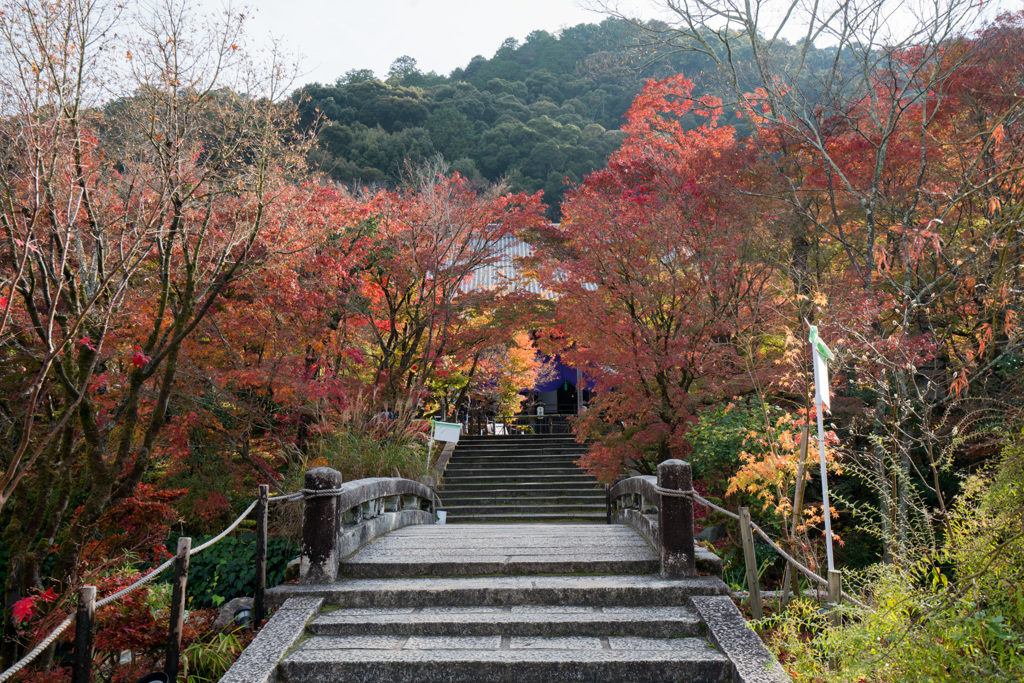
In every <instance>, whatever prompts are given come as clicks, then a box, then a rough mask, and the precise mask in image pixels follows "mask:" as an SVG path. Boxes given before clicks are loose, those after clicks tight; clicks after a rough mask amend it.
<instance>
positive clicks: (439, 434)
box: [427, 420, 462, 464]
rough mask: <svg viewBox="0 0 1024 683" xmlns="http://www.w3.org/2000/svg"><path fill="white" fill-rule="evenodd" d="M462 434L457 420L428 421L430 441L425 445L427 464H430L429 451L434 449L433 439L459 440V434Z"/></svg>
mask: <svg viewBox="0 0 1024 683" xmlns="http://www.w3.org/2000/svg"><path fill="white" fill-rule="evenodd" d="M460 434H462V424H461V423H459V422H438V421H437V420H431V421H430V443H429V444H428V445H427V464H430V452H431V451H432V450H434V441H435V440H437V441H449V442H451V443H458V442H459V435H460Z"/></svg>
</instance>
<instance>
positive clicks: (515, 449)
mask: <svg viewBox="0 0 1024 683" xmlns="http://www.w3.org/2000/svg"><path fill="white" fill-rule="evenodd" d="M588 450H589V447H588V446H581V445H579V444H568V443H567V444H562V445H556V444H547V445H543V444H536V445H535V444H521V445H505V446H478V445H476V444H471V445H468V446H467V445H463V444H459V445H458V446H456V447H455V451H454V453H456V454H460V453H461V454H471V455H496V454H500V453H538V454H542V455H558V454H561V453H586V452H587V451H588Z"/></svg>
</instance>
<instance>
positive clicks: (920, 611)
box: [762, 435, 1024, 683]
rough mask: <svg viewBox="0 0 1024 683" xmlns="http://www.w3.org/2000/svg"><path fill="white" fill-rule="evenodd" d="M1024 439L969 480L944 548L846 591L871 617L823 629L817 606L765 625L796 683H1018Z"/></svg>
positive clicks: (1023, 610)
mask: <svg viewBox="0 0 1024 683" xmlns="http://www.w3.org/2000/svg"><path fill="white" fill-rule="evenodd" d="M1022 480H1024V435H1021V436H1018V437H1017V439H1016V440H1015V441H1014V442H1011V443H1010V444H1009V445H1008V446H1007V447H1006V448H1005V450H1004V453H1003V456H1002V458H1001V459H1000V461H999V462H998V463H997V464H996V465H995V466H994V467H992V468H991V469H990V470H989V471H988V472H985V473H982V474H979V475H975V476H973V477H971V478H969V479H968V480H967V481H966V483H965V486H964V493H963V494H962V495H961V497H960V498H959V499H958V500H957V502H956V505H955V506H954V508H953V511H952V514H951V516H950V520H949V524H948V526H947V536H946V539H945V543H944V545H943V546H941V547H939V548H937V549H935V550H929V549H927V548H925V549H921V550H918V551H917V553H916V556H914V557H911V558H910V559H909V560H908V561H905V562H904V563H903V564H902V565H900V564H890V565H887V564H877V565H875V566H873V567H871V568H869V569H868V570H867V571H865V572H863V573H862V574H861V576H860V577H859V578H858V577H850V578H853V579H854V581H853V583H860V584H862V586H861V587H862V593H864V594H868V595H871V596H872V602H873V604H872V606H871V609H870V610H853V609H849V608H848V609H847V613H848V615H849V618H848V619H847V620H846V621H845V623H844V624H843V625H841V626H838V627H829V626H828V624H827V621H826V619H825V617H824V615H823V614H821V613H820V612H819V611H818V609H817V606H816V605H813V604H809V603H795V604H794V605H792V606H791V607H790V608H789V609H788V610H787V611H786V612H785V613H784V614H783V615H781V616H779V617H777V618H774V619H769V620H766V621H765V622H764V623H763V624H762V626H764V627H767V629H768V631H769V640H770V641H771V642H772V643H773V644H774V645H775V647H776V649H777V651H778V653H779V657H780V660H781V661H782V662H783V664H784V665H785V666H786V668H787V669H789V671H790V673H791V674H792V675H793V677H794V680H796V681H821V680H828V681H840V682H842V681H850V682H851V683H853V682H857V683H860V682H862V681H885V682H889V681H892V682H899V683H915V682H917V681H921V682H922V683H924V682H925V681H996V682H1000V681H1007V682H1008V681H1021V680H1024V490H1022V487H1021V485H1020V482H1021V481H1022Z"/></svg>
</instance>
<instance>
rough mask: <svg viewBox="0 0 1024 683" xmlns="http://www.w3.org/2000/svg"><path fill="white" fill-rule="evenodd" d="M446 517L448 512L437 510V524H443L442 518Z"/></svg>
mask: <svg viewBox="0 0 1024 683" xmlns="http://www.w3.org/2000/svg"><path fill="white" fill-rule="evenodd" d="M447 517H448V513H447V512H446V511H445V510H438V511H437V523H438V524H444V520H445V518H447Z"/></svg>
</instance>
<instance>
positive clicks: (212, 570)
mask: <svg viewBox="0 0 1024 683" xmlns="http://www.w3.org/2000/svg"><path fill="white" fill-rule="evenodd" d="M206 540H207V539H206V538H196V539H193V546H198V545H199V544H201V543H205V542H206ZM176 543H177V539H174V541H173V544H172V546H171V547H173V545H174V544H176ZM297 554H298V548H297V547H296V546H295V545H294V544H293V543H291V542H289V541H286V540H281V539H277V538H271V539H270V540H269V542H268V543H267V586H276V585H277V584H279V583H281V581H283V580H284V572H285V568H286V567H287V566H288V562H289V561H291V560H292V558H294V557H295V556H296V555H297ZM255 592H256V536H255V535H254V534H243V535H240V536H237V537H234V536H229V537H227V538H223V539H221V540H220V541H219V542H217V543H214V544H213V545H212V546H210V547H209V548H207V549H206V550H204V551H203V552H201V553H199V554H198V555H194V556H193V557H192V558H191V559H190V560H189V567H188V588H187V594H188V598H189V609H197V608H203V607H219V606H220V605H222V604H223V603H225V602H227V601H228V600H232V599H234V598H238V597H246V596H250V597H251V596H252V595H254V594H255Z"/></svg>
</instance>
